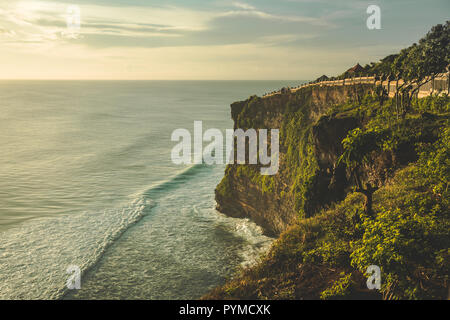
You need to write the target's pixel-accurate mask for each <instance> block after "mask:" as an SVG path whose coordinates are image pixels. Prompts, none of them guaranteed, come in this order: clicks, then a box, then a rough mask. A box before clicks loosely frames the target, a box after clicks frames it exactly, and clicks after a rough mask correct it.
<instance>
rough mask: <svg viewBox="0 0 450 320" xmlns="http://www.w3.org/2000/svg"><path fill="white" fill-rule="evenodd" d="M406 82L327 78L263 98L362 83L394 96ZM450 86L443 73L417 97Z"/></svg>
mask: <svg viewBox="0 0 450 320" xmlns="http://www.w3.org/2000/svg"><path fill="white" fill-rule="evenodd" d="M403 83H404V81H403V80H401V79H400V80H390V81H387V80H386V81H380V80H376V78H375V77H356V78H348V79H344V80H327V81H320V82H310V83H305V84H302V85H300V86H298V87H294V88H291V87H287V88H282V89H280V90H278V91H274V92H271V93H266V94H265V95H263V98H268V97H271V96H275V95H278V94H285V93H289V92H291V93H293V92H297V91H299V90H302V89H304V88H309V87H320V88H322V87H340V86H354V85H362V84H369V85H373V86H378V85H382V86H383V88H384V89H385V90H386V92H387V93H388V96H389V97H394V96H395V93H396V91H397V88H398V87H399V86H401V85H402V84H403ZM449 87H450V78H449V73H441V74H439V75H437V76H436V77H435V78H434V79H433V80H430V82H428V83H426V84H424V85H422V86H421V87H420V88H419V90H418V91H417V97H418V98H423V97H426V96H429V95H431V94H436V93H438V94H442V93H447V94H449Z"/></svg>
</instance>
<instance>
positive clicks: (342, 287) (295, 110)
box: [205, 87, 450, 299]
mask: <svg viewBox="0 0 450 320" xmlns="http://www.w3.org/2000/svg"><path fill="white" fill-rule="evenodd" d="M316 89H317V90H315V89H312V90H311V89H310V90H309V91H307V90H305V91H302V92H297V93H291V94H284V95H279V96H273V97H270V98H267V99H261V98H258V97H251V98H250V99H248V100H246V101H243V102H237V103H235V104H233V105H232V117H233V119H234V121H235V127H236V128H243V129H247V128H255V129H261V128H278V129H280V168H279V172H278V174H276V175H274V176H261V175H260V174H259V167H258V166H257V165H229V166H228V167H227V169H226V173H225V176H224V178H223V180H222V181H221V183H220V184H219V185H218V186H217V189H216V199H217V204H218V205H217V206H218V209H219V210H221V211H222V212H225V213H226V214H229V215H232V216H235V217H249V218H250V219H252V220H254V221H255V222H257V223H258V224H259V225H261V226H263V227H264V229H265V231H266V232H267V233H268V234H272V235H278V234H280V233H281V235H280V236H279V237H278V239H277V240H276V241H275V242H274V244H273V246H272V248H271V249H270V251H269V252H268V253H267V254H265V255H263V256H262V257H261V261H260V262H259V263H258V264H256V265H254V266H251V267H250V268H248V269H245V270H243V271H242V272H240V273H239V274H238V275H237V276H236V277H235V278H233V279H230V280H229V281H228V282H227V283H225V284H224V285H223V286H221V287H218V288H216V289H215V290H213V291H212V292H210V293H209V294H208V295H207V296H205V298H208V299H380V298H383V299H446V298H447V295H448V292H449V291H448V290H449V285H448V274H449V263H448V261H450V256H449V254H450V251H449V250H448V248H449V247H450V234H449V230H450V219H449V214H448V213H449V212H450V209H449V208H450V203H449V200H448V199H450V188H449V185H448V181H449V180H450V171H449V165H450V163H449V157H450V127H449V115H450V97H448V96H441V97H438V96H435V97H429V98H425V99H420V100H417V101H415V103H414V105H413V106H412V108H411V110H410V111H409V112H408V114H406V115H405V116H401V115H399V114H396V113H395V110H396V101H395V100H393V99H386V98H384V97H379V96H377V95H376V94H375V93H374V92H373V91H372V88H371V87H361V88H359V89H358V91H354V90H351V89H350V88H345V90H342V91H338V90H335V91H330V90H328V89H325V88H323V90H321V89H318V88H316ZM355 92H357V94H355ZM349 152H350V153H349ZM347 156H348V157H347ZM357 185H358V187H357ZM361 186H363V187H362V189H361ZM368 186H371V187H370V188H371V189H372V187H373V192H372V194H371V196H370V199H371V200H370V203H371V206H370V207H371V210H367V208H368V205H367V203H368V199H369V196H368V195H367V194H366V193H365V191H367V188H368ZM361 190H362V191H361ZM372 196H373V197H372ZM371 265H377V266H379V267H380V270H381V272H382V279H383V282H382V284H381V290H379V291H374V290H368V289H367V285H366V277H367V276H366V270H367V268H368V266H371Z"/></svg>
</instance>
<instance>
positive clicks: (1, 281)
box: [0, 81, 302, 299]
mask: <svg viewBox="0 0 450 320" xmlns="http://www.w3.org/2000/svg"><path fill="white" fill-rule="evenodd" d="M300 83H302V81H0V155H1V156H0V299H196V298H199V297H201V296H202V295H203V294H205V293H207V292H208V291H209V290H211V289H212V288H214V287H216V286H218V285H220V284H223V283H224V281H225V279H226V278H227V277H230V276H232V275H233V273H234V272H236V270H237V269H238V268H240V267H243V266H245V265H248V264H251V263H254V262H255V261H257V259H258V258H259V256H260V254H261V253H262V252H264V251H266V250H267V248H268V247H269V246H270V244H271V242H272V240H273V239H271V238H268V237H266V236H264V235H263V234H262V230H261V229H260V228H259V227H258V226H256V225H255V224H254V223H252V222H251V221H249V220H247V219H235V218H230V217H227V216H225V215H223V214H221V213H219V212H217V211H216V210H215V201H214V189H215V186H216V185H217V184H218V183H219V181H220V180H221V178H222V177H223V173H224V169H225V167H224V165H212V166H207V165H201V164H199V165H189V166H187V165H184V166H180V165H175V164H173V163H172V161H171V150H172V148H173V146H174V145H175V143H174V142H171V140H170V138H171V133H172V132H173V130H175V129H178V128H186V129H188V130H189V131H190V132H193V125H194V121H195V120H201V121H203V127H204V130H206V128H217V129H220V130H223V131H224V130H225V129H227V128H230V129H231V128H233V123H232V121H231V118H230V107H229V105H230V104H231V103H232V102H234V101H237V100H243V99H246V98H247V97H249V96H250V95H253V94H258V95H262V94H264V93H265V92H269V91H273V90H275V89H278V88H281V87H284V86H288V85H291V86H296V85H298V84H300ZM69 266H76V267H77V268H79V269H80V271H81V289H78V290H77V289H68V288H67V286H66V282H67V279H69V277H71V273H68V272H67V268H68V267H69Z"/></svg>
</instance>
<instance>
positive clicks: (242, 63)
mask: <svg viewBox="0 0 450 320" xmlns="http://www.w3.org/2000/svg"><path fill="white" fill-rule="evenodd" d="M369 5H377V6H379V8H380V10H381V16H380V18H381V29H375V30H369V29H368V28H367V26H366V20H367V19H368V18H369V16H370V14H368V13H367V12H366V11H367V8H368V6H369ZM449 12H450V1H448V0H428V1H424V0H421V1H416V0H395V1H392V0H389V1H388V0H378V1H363V0H342V1H337V0H239V1H232V0H231V1H228V0H209V1H205V0H191V1H188V0H71V1H70V2H67V1H57V0H52V1H41V0H25V1H22V0H0V79H88V80H94V79H108V80H115V79H117V80H125V79H136V80H144V79H148V80H294V79H295V80H300V79H301V80H311V79H315V78H317V77H319V76H321V75H322V74H327V75H329V76H332V75H337V74H340V73H342V72H343V71H345V70H347V69H348V68H350V67H351V66H353V65H355V64H356V63H357V62H359V63H360V64H366V63H369V62H371V61H378V60H379V59H381V58H383V57H384V56H386V55H388V54H392V53H396V52H398V51H399V50H400V49H402V48H404V47H407V46H409V45H411V44H412V43H414V42H417V41H418V40H419V39H420V38H421V37H422V36H424V35H425V34H426V33H427V31H428V30H429V29H430V28H431V27H432V26H433V25H436V24H438V23H445V21H446V20H450V17H449ZM78 13H79V14H78ZM77 17H79V19H77ZM78 22H79V24H78Z"/></svg>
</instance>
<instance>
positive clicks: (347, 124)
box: [216, 84, 392, 236]
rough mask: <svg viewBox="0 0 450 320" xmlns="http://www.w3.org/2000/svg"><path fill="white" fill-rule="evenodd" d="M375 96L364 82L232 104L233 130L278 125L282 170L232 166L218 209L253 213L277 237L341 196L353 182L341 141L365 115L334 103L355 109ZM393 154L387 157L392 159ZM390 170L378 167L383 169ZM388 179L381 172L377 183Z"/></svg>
mask: <svg viewBox="0 0 450 320" xmlns="http://www.w3.org/2000/svg"><path fill="white" fill-rule="evenodd" d="M372 96H376V93H375V88H374V86H373V85H368V84H364V85H356V86H342V87H309V88H305V89H302V90H299V91H297V92H294V93H286V94H280V95H274V96H270V97H267V98H259V97H256V96H253V97H250V98H249V99H248V100H246V101H241V102H236V103H233V104H232V105H231V116H232V119H233V120H234V123H235V129H236V128H242V129H248V128H254V129H262V128H274V129H280V152H279V159H280V160H279V161H280V168H279V172H278V174H277V175H275V176H267V177H263V176H260V175H259V173H258V170H259V168H258V166H256V165H246V166H242V165H237V164H235V165H229V166H228V167H227V169H226V174H225V176H224V178H223V180H222V182H221V183H220V184H219V185H218V187H217V189H216V201H217V209H218V210H219V211H221V212H224V213H226V214H228V215H230V216H233V217H249V218H251V219H252V220H253V221H255V222H256V223H258V224H259V225H261V226H262V227H263V228H264V230H265V232H266V233H267V234H269V235H272V236H276V235H279V234H280V233H281V232H283V231H284V230H286V228H287V227H288V226H289V225H291V224H292V223H293V222H294V221H295V220H296V219H297V218H298V217H310V216H312V215H313V214H314V212H316V211H318V210H319V209H321V208H323V207H325V206H327V205H329V204H330V203H332V202H335V201H338V200H342V199H343V198H344V196H345V195H346V193H347V192H348V189H349V187H350V186H351V183H349V181H348V179H347V176H346V174H345V168H344V166H342V165H337V160H338V158H339V156H340V155H341V153H342V144H341V141H342V140H343V139H344V138H345V137H346V136H347V133H348V132H349V131H350V130H352V129H354V128H356V127H358V126H360V125H361V123H362V122H363V121H364V117H362V113H361V112H360V110H359V109H358V110H350V111H347V112H345V111H344V112H339V113H338V112H336V110H337V109H336V107H337V106H344V105H346V106H347V107H348V108H351V107H352V104H358V103H359V102H360V101H362V100H363V99H364V98H365V97H366V98H367V97H372ZM384 156H385V157H387V158H389V156H388V155H384ZM391 158H392V157H391ZM391 158H389V159H385V160H386V161H391V162H392V159H391ZM379 164H380V166H382V167H383V166H384V167H386V166H390V165H391V163H379ZM386 170H387V168H379V172H383V173H384V172H385V171H386ZM385 178H386V177H385V176H377V177H376V179H377V181H376V183H377V184H380V183H382V181H383V180H384V179H385Z"/></svg>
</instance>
